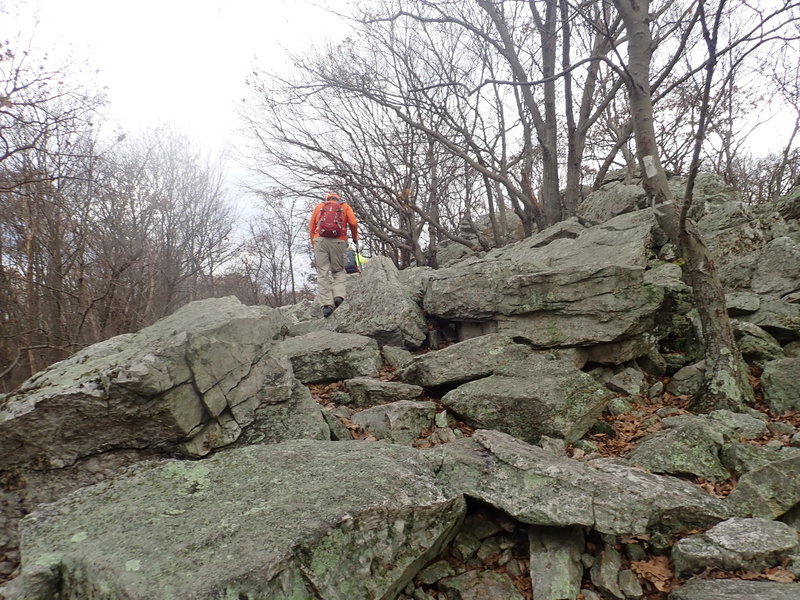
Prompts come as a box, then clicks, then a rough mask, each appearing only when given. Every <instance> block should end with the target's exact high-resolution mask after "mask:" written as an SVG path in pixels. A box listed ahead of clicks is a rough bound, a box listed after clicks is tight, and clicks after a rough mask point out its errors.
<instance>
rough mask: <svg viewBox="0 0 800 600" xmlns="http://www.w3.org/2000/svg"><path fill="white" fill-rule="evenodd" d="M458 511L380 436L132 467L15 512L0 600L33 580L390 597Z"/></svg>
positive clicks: (149, 597) (62, 588) (434, 549)
mask: <svg viewBox="0 0 800 600" xmlns="http://www.w3.org/2000/svg"><path fill="white" fill-rule="evenodd" d="M464 512H465V505H464V501H463V499H462V498H461V497H460V496H458V495H453V494H447V493H444V492H443V491H442V489H441V487H440V486H439V485H438V483H437V481H436V480H435V478H434V474H433V472H432V470H431V469H430V466H429V464H428V463H427V462H426V461H424V460H421V458H420V457H419V455H418V453H417V452H416V451H414V450H412V449H409V448H404V447H402V446H397V445H391V444H380V443H375V444H366V443H364V442H327V443H325V442H304V441H298V442H287V443H285V444H276V445H256V446H248V447H245V448H240V449H236V450H230V451H226V452H222V453H219V454H216V455H214V456H212V457H211V458H208V459H205V460H203V461H200V462H180V461H170V462H167V463H164V464H161V465H159V466H147V465H142V466H141V467H139V468H137V469H136V470H135V471H134V472H133V473H131V474H129V475H128V476H126V477H120V478H117V479H114V480H110V481H108V482H104V483H102V484H98V485H96V486H92V487H90V488H84V489H82V490H79V491H78V492H76V493H75V494H74V495H72V496H69V497H67V498H66V499H64V500H62V501H59V502H58V503H55V504H51V505H47V506H44V507H42V508H41V509H40V510H39V511H37V512H36V513H33V514H32V515H30V516H29V517H27V518H26V519H25V520H24V522H23V524H22V540H23V541H22V576H21V577H20V578H18V579H17V580H15V582H14V584H13V586H12V588H14V589H16V590H18V591H19V590H20V589H21V590H22V591H21V592H19V593H17V592H15V593H11V594H10V598H11V600H17V599H22V598H26V599H27V598H33V597H34V596H31V595H30V594H29V593H28V592H30V591H31V590H34V589H35V588H37V587H38V588H42V589H48V588H49V589H50V590H51V591H53V593H54V590H56V589H58V590H59V593H60V594H61V596H60V597H67V598H94V597H104V598H105V597H108V598H111V597H113V598H115V599H119V600H165V599H167V598H176V599H177V598H186V599H188V598H198V599H199V598H209V599H211V598H242V597H249V598H276V599H278V598H285V599H287V600H288V599H290V598H310V597H312V596H313V597H314V598H320V599H329V600H334V599H340V598H354V599H363V600H367V599H374V598H393V597H395V596H396V595H397V593H398V592H399V591H400V589H401V588H402V587H404V586H405V585H406V584H407V583H408V582H409V581H410V579H411V578H412V577H413V575H414V574H415V573H416V572H417V571H418V570H419V569H420V568H421V567H422V566H423V565H424V564H425V563H427V562H428V561H429V560H431V559H432V558H433V557H434V556H436V555H437V554H438V553H439V552H440V551H441V549H442V547H443V545H445V544H446V543H447V542H448V541H449V540H450V538H451V536H452V534H453V530H454V528H455V527H456V526H457V525H458V524H459V523H460V522H461V519H462V518H463V515H464ZM312 590H313V591H312ZM26 594H27V595H26ZM45 597H47V598H51V597H55V596H42V597H40V598H41V600H44V598H45Z"/></svg>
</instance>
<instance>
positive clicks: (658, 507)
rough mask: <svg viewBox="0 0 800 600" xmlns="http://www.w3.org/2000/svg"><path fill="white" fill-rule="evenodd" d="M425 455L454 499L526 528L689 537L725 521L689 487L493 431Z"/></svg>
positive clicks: (714, 504)
mask: <svg viewBox="0 0 800 600" xmlns="http://www.w3.org/2000/svg"><path fill="white" fill-rule="evenodd" d="M425 454H426V455H427V456H428V458H429V460H431V461H432V464H433V465H434V467H435V468H436V469H437V473H438V477H439V478H440V479H441V480H442V481H443V482H444V483H445V484H446V485H448V486H450V488H451V489H452V490H453V491H458V492H461V493H463V494H465V495H467V496H469V497H471V498H475V499H477V500H480V501H482V502H485V503H487V504H490V505H492V506H494V507H496V508H499V509H500V510H502V511H504V512H506V513H507V514H509V515H510V516H512V517H514V518H515V519H517V520H518V521H520V522H522V523H527V524H531V525H545V526H557V527H569V526H573V525H582V526H587V527H592V528H594V529H596V530H597V531H599V532H601V533H611V534H618V535H623V534H639V533H644V532H645V531H647V530H648V529H653V528H655V529H659V530H664V531H688V530H691V529H693V528H695V527H709V526H712V525H715V524H716V523H718V522H719V521H721V520H723V519H725V518H728V517H729V516H730V513H729V512H728V510H727V509H726V507H725V505H724V504H723V503H722V502H721V501H720V500H718V499H716V498H713V497H711V496H709V495H708V494H706V493H705V492H703V491H702V490H701V489H700V488H698V487H697V486H694V485H692V484H691V483H688V482H685V481H682V480H680V479H676V478H673V477H666V476H660V475H654V474H651V473H648V472H646V471H643V470H642V469H636V468H634V467H631V466H628V465H625V464H619V463H615V462H610V461H594V462H592V463H584V462H579V461H576V460H573V459H570V458H567V457H563V456H556V455H554V454H552V453H550V452H548V451H546V450H544V449H542V448H539V447H537V446H531V445H528V444H526V443H524V442H522V441H520V440H518V439H515V438H513V437H511V436H510V435H507V434H504V433H501V432H497V431H486V430H478V431H476V432H475V434H474V435H473V437H471V438H468V439H462V440H458V441H455V442H451V443H449V444H445V445H443V446H440V447H438V448H434V449H431V450H427V451H425Z"/></svg>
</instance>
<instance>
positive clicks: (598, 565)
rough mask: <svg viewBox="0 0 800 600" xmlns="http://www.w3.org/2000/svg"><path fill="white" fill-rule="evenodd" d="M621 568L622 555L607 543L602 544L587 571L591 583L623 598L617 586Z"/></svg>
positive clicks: (609, 593)
mask: <svg viewBox="0 0 800 600" xmlns="http://www.w3.org/2000/svg"><path fill="white" fill-rule="evenodd" d="M621 570H622V555H621V554H620V553H619V551H617V549H616V548H614V547H613V546H610V545H608V544H606V545H604V546H603V549H602V550H601V551H600V554H599V555H598V556H597V557H596V558H595V560H594V563H593V564H592V568H591V569H590V571H589V573H590V576H591V578H592V583H593V584H594V585H595V586H596V587H597V588H598V589H600V590H602V591H604V592H605V593H606V594H608V595H610V596H612V597H614V598H619V599H620V600H622V599H623V598H625V594H623V593H622V590H621V589H620V587H619V572H620V571H621Z"/></svg>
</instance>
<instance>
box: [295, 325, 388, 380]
mask: <svg viewBox="0 0 800 600" xmlns="http://www.w3.org/2000/svg"><path fill="white" fill-rule="evenodd" d="M280 349H281V352H283V353H284V354H285V355H286V356H287V357H288V358H289V361H290V362H291V364H292V370H293V372H294V375H295V377H297V379H299V380H300V381H302V382H303V383H321V382H327V381H337V380H341V379H352V378H354V377H377V376H378V370H379V369H380V366H381V363H382V360H381V354H380V350H379V349H378V344H377V342H375V340H373V339H372V338H369V337H366V336H363V335H358V334H355V333H337V332H334V331H315V332H312V333H309V334H306V335H302V336H299V337H293V338H288V339H286V340H284V341H283V342H282V343H281V345H280Z"/></svg>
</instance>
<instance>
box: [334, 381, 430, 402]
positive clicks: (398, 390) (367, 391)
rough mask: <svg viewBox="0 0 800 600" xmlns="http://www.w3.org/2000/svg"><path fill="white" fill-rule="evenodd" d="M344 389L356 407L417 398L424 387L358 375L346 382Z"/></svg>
mask: <svg viewBox="0 0 800 600" xmlns="http://www.w3.org/2000/svg"><path fill="white" fill-rule="evenodd" d="M344 389H345V391H347V393H348V394H350V401H351V405H352V406H353V407H356V408H365V407H368V406H375V405H376V404H387V403H389V402H397V401H399V400H416V399H417V398H419V397H420V396H421V395H422V392H423V389H422V387H420V386H418V385H411V384H408V383H400V382H397V381H381V380H380V379H370V378H367V377H357V378H355V379H348V380H347V381H345V382H344Z"/></svg>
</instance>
